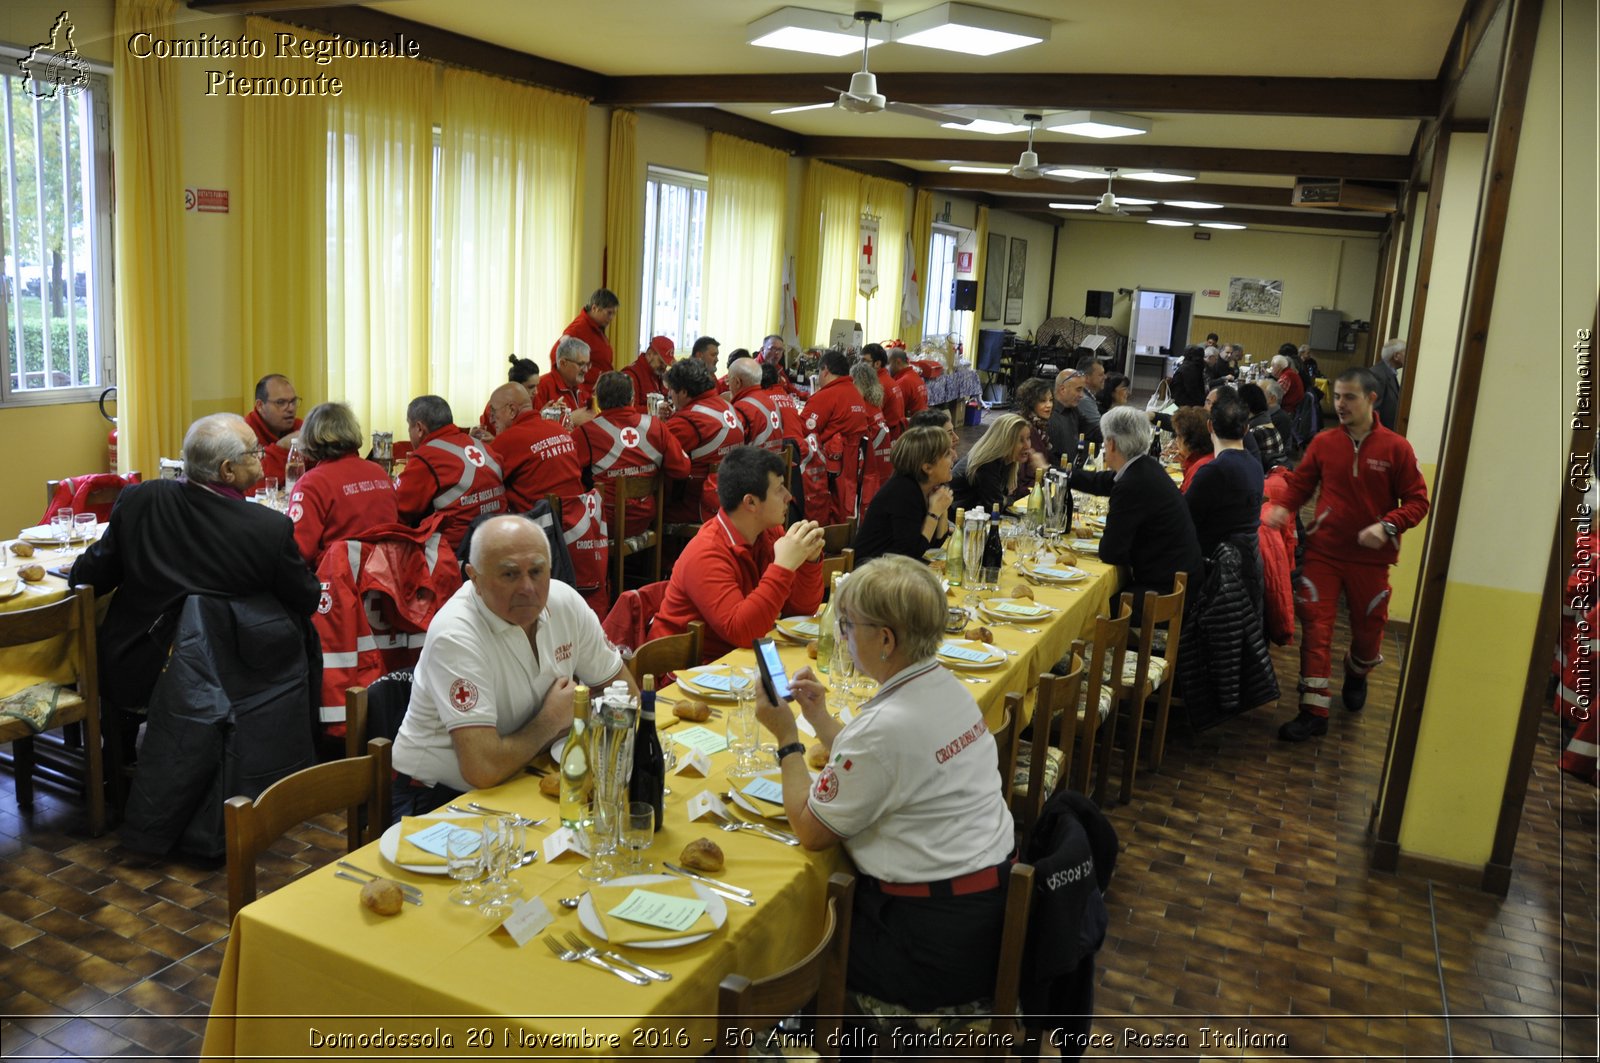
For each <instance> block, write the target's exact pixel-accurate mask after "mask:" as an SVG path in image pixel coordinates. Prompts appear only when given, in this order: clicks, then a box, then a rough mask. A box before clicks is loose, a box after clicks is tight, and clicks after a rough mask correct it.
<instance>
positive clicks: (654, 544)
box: [610, 469, 667, 603]
mask: <svg viewBox="0 0 1600 1063" xmlns="http://www.w3.org/2000/svg"><path fill="white" fill-rule="evenodd" d="M611 483H612V487H613V494H612V502H611V516H610V521H611V601H612V602H613V603H614V602H616V600H617V595H619V594H621V593H622V590H623V586H624V585H623V582H622V562H623V561H624V560H625V559H626V558H629V557H632V556H633V555H634V554H643V553H650V554H653V555H654V557H653V558H652V560H651V563H650V582H651V583H655V582H657V581H658V580H660V579H661V564H662V561H663V559H664V556H665V554H666V549H667V525H666V520H667V478H666V476H664V475H663V474H662V472H661V470H659V469H657V470H656V472H655V473H654V474H653V475H651V476H621V477H618V478H617V479H615V480H613V481H612V482H611ZM636 498H654V499H655V503H656V515H655V517H654V518H653V519H652V520H651V521H650V530H649V531H647V532H644V533H642V534H640V535H634V536H629V535H628V503H629V502H631V501H633V500H634V499H636Z"/></svg>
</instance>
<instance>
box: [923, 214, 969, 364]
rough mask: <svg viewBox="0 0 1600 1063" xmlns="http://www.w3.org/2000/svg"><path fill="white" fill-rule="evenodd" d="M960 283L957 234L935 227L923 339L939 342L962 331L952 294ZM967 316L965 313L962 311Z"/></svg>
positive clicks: (930, 248) (929, 266)
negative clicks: (953, 307) (958, 279)
mask: <svg viewBox="0 0 1600 1063" xmlns="http://www.w3.org/2000/svg"><path fill="white" fill-rule="evenodd" d="M955 281H956V233H955V230H953V229H941V228H937V227H936V228H935V229H934V230H933V242H932V244H931V245H930V246H929V252H928V286H927V287H926V288H924V289H923V291H924V292H925V293H926V294H925V295H924V299H925V302H924V304H923V311H922V333H923V338H924V339H926V340H931V341H933V342H938V341H939V340H942V339H944V338H945V337H946V336H948V335H950V334H951V333H953V332H958V331H959V330H958V327H957V325H958V322H959V321H960V319H959V318H957V317H956V314H957V313H958V311H955V310H952V309H950V302H951V300H950V293H951V292H952V291H954V290H955ZM959 312H960V313H965V311H959Z"/></svg>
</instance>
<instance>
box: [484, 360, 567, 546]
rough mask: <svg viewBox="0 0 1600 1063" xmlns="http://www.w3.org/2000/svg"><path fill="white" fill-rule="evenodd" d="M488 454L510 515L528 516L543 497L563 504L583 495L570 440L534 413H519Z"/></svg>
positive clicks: (496, 439)
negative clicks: (494, 463) (497, 465)
mask: <svg viewBox="0 0 1600 1063" xmlns="http://www.w3.org/2000/svg"><path fill="white" fill-rule="evenodd" d="M550 376H552V377H553V376H555V374H554V373H551V374H550ZM544 379H549V377H546V378H544ZM540 383H541V384H543V380H541V381H540ZM489 451H490V453H492V454H493V455H494V456H495V458H496V459H497V460H498V461H499V462H500V476H501V478H502V479H503V480H504V481H505V485H506V501H507V503H508V504H509V505H510V508H511V512H513V513H526V512H528V510H530V509H532V508H533V504H534V503H535V502H537V501H539V500H540V499H541V498H543V497H544V496H545V495H555V496H556V497H558V498H560V499H561V500H562V501H563V502H565V501H566V500H567V499H569V498H577V497H578V496H579V495H581V494H583V466H582V465H580V464H578V448H577V446H576V445H575V444H574V443H573V441H572V436H571V435H569V434H568V433H567V430H566V429H565V428H562V427H561V426H560V425H559V424H557V423H556V422H554V421H547V420H545V419H544V418H543V417H540V416H539V411H538V410H523V411H522V412H521V413H519V414H518V415H517V419H516V420H514V421H512V422H511V423H510V424H508V425H506V427H505V431H503V432H501V433H500V434H499V435H497V436H495V437H494V440H493V441H492V442H491V443H490V444H489ZM563 515H564V514H563Z"/></svg>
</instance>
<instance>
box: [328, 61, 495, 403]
mask: <svg viewBox="0 0 1600 1063" xmlns="http://www.w3.org/2000/svg"><path fill="white" fill-rule="evenodd" d="M323 70H324V71H325V72H326V73H327V74H328V75H329V76H330V77H334V76H337V77H339V78H340V79H341V80H342V81H343V83H344V94H343V95H341V96H338V97H335V98H331V99H330V100H329V101H328V103H329V106H328V139H329V158H328V171H327V173H328V179H327V195H328V202H327V226H328V233H327V237H328V239H327V271H328V272H327V302H328V321H327V334H328V340H327V343H328V356H327V395H328V396H330V397H332V398H337V399H339V400H341V401H343V402H347V403H349V405H350V407H351V409H352V410H354V411H355V415H356V419H357V420H358V421H360V423H361V426H362V429H363V430H364V431H366V432H371V431H374V430H378V429H386V430H388V431H391V432H396V433H403V432H404V431H405V424H404V422H405V408H406V403H407V402H409V401H410V400H411V399H412V398H414V397H416V396H417V395H420V394H422V393H424V391H425V390H426V385H427V380H428V305H429V294H430V293H429V290H428V279H429V260H430V258H431V257H432V251H433V244H432V238H431V237H432V234H431V233H430V231H429V213H430V209H431V206H432V203H431V200H432V181H431V171H432V168H433V165H432V164H433V95H434V92H433V90H434V67H433V66H432V65H431V64H426V63H420V62H411V61H405V60H393V61H388V62H382V63H379V62H372V61H362V60H359V59H350V60H341V61H336V62H334V63H332V64H330V65H329V66H327V67H324V68H323ZM505 222H509V219H505V220H504V222H503V223H505ZM478 353H479V354H480V356H481V355H482V354H483V353H484V352H482V351H480V352H478Z"/></svg>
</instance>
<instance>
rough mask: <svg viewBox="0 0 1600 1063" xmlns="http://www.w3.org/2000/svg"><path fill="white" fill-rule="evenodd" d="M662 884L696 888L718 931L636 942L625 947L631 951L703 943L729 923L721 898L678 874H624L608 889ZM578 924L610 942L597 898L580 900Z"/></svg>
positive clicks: (726, 909) (724, 904) (585, 896)
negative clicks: (670, 883) (598, 909)
mask: <svg viewBox="0 0 1600 1063" xmlns="http://www.w3.org/2000/svg"><path fill="white" fill-rule="evenodd" d="M660 882H687V883H689V885H691V886H693V887H694V892H695V893H696V894H697V895H698V896H699V898H700V899H701V900H703V901H705V902H706V914H707V915H709V916H710V917H711V922H712V925H713V927H714V928H715V929H713V930H707V931H704V932H702V933H699V934H689V935H687V936H685V937H681V938H663V939H661V940H660V941H633V942H629V943H628V944H627V945H625V946H624V947H625V948H630V949H675V948H677V947H678V946H680V945H693V944H694V943H695V942H696V941H704V940H705V939H706V938H708V937H710V936H711V935H712V934H714V933H715V932H716V931H717V930H721V929H722V924H723V923H726V922H727V921H728V906H727V904H726V903H724V901H723V900H722V898H721V897H719V896H717V895H716V894H715V893H713V892H711V890H709V889H707V888H706V887H705V886H702V885H701V884H700V883H698V882H696V881H694V880H693V879H684V878H679V877H678V876H676V875H624V876H623V877H622V878H614V879H612V880H611V881H610V882H607V883H606V885H607V886H654V885H656V884H657V883H660ZM578 922H580V923H582V924H583V928H584V929H585V930H587V931H588V932H589V933H591V934H593V935H594V936H595V937H597V938H599V939H600V940H601V941H607V942H609V941H610V940H611V939H610V938H608V937H606V928H605V924H604V923H602V922H601V921H600V913H598V912H596V911H595V908H594V897H593V896H592V895H591V894H589V893H588V892H585V893H584V895H583V896H582V897H581V898H579V899H578Z"/></svg>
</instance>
